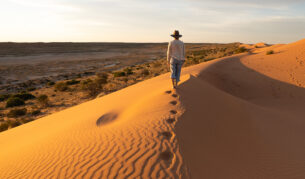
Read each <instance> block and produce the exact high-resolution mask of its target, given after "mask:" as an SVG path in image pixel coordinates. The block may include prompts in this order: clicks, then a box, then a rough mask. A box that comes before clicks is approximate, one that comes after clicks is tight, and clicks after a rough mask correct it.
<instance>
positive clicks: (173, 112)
mask: <svg viewBox="0 0 305 179" xmlns="http://www.w3.org/2000/svg"><path fill="white" fill-rule="evenodd" d="M169 112H170V113H171V114H177V111H176V110H170V111H169Z"/></svg>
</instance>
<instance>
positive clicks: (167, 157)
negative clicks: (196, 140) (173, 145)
mask: <svg viewBox="0 0 305 179" xmlns="http://www.w3.org/2000/svg"><path fill="white" fill-rule="evenodd" d="M160 158H161V159H162V160H166V161H169V160H171V159H172V158H173V154H172V153H171V152H170V151H165V152H162V153H161V154H160Z"/></svg>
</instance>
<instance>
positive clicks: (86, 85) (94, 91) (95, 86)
mask: <svg viewBox="0 0 305 179" xmlns="http://www.w3.org/2000/svg"><path fill="white" fill-rule="evenodd" d="M81 89H82V90H84V91H86V92H87V93H88V95H89V96H90V97H95V96H96V95H98V94H99V93H100V92H101V91H102V85H101V84H100V83H99V82H97V80H94V81H93V80H91V79H88V80H85V81H82V84H81Z"/></svg>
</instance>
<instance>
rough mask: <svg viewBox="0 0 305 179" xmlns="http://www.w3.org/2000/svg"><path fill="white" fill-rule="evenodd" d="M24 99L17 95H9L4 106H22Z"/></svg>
mask: <svg viewBox="0 0 305 179" xmlns="http://www.w3.org/2000/svg"><path fill="white" fill-rule="evenodd" d="M24 104H25V103H24V100H22V99H20V98H18V97H10V98H9V99H8V100H7V102H6V106H5V107H6V108H10V107H14V106H22V105H24Z"/></svg>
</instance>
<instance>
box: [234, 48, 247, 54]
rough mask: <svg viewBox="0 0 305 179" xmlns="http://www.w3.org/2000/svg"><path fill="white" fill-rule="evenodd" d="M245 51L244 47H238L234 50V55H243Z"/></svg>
mask: <svg viewBox="0 0 305 179" xmlns="http://www.w3.org/2000/svg"><path fill="white" fill-rule="evenodd" d="M246 51H247V49H246V48H245V47H238V48H237V49H236V50H235V53H236V54H237V53H244V52H246Z"/></svg>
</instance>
